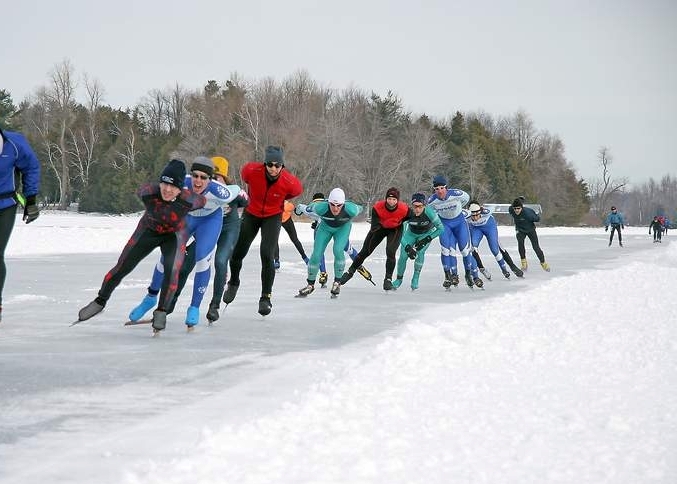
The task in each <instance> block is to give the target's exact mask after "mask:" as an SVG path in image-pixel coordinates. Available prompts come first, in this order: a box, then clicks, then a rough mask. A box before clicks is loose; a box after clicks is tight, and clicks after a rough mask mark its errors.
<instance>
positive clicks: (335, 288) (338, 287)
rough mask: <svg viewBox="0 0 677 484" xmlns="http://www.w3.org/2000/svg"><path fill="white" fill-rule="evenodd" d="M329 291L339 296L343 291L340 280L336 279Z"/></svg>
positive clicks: (333, 295)
mask: <svg viewBox="0 0 677 484" xmlns="http://www.w3.org/2000/svg"><path fill="white" fill-rule="evenodd" d="M329 292H331V297H336V296H338V295H339V293H340V292H341V283H340V282H339V281H334V283H333V284H332V285H331V290H330V291H329Z"/></svg>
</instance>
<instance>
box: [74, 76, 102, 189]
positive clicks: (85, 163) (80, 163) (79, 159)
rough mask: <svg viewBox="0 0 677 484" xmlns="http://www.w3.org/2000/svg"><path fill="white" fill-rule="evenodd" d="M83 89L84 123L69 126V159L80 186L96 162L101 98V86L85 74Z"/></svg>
mask: <svg viewBox="0 0 677 484" xmlns="http://www.w3.org/2000/svg"><path fill="white" fill-rule="evenodd" d="M84 80H85V90H86V93H87V103H86V105H85V109H86V112H85V118H86V119H85V120H84V124H83V125H81V126H79V127H78V128H75V129H73V128H69V130H68V132H69V137H70V142H69V144H70V148H69V152H68V154H69V159H70V163H71V166H72V167H73V168H74V170H75V175H74V176H73V178H74V179H77V178H79V179H80V181H81V182H82V186H83V187H86V186H87V185H88V184H89V172H90V169H91V168H92V166H93V165H95V164H96V163H97V161H98V160H97V159H96V158H95V152H96V151H95V150H96V147H97V145H98V144H99V139H100V137H101V131H100V127H99V123H98V115H99V107H100V106H101V101H102V100H103V87H102V86H101V84H100V83H99V82H98V81H97V80H90V79H88V77H87V76H86V75H85V76H84Z"/></svg>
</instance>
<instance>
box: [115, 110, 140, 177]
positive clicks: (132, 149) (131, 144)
mask: <svg viewBox="0 0 677 484" xmlns="http://www.w3.org/2000/svg"><path fill="white" fill-rule="evenodd" d="M110 133H111V134H112V135H114V136H116V137H117V138H118V144H121V145H122V148H121V149H120V148H117V149H115V151H114V157H113V160H112V165H113V168H115V169H116V170H126V171H128V172H132V171H135V170H136V157H137V156H138V155H139V153H140V152H141V151H140V150H138V149H137V148H136V143H137V141H136V132H135V130H134V125H133V124H131V123H130V124H129V125H127V126H125V127H124V128H123V127H121V126H120V123H119V122H118V121H113V124H112V126H111V128H110ZM120 139H122V141H121V142H120V141H119V140H120Z"/></svg>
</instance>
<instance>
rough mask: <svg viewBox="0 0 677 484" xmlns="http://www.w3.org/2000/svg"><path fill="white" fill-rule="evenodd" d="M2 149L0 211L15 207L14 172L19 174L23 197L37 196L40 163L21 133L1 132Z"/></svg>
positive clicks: (0, 151) (0, 162) (0, 152)
mask: <svg viewBox="0 0 677 484" xmlns="http://www.w3.org/2000/svg"><path fill="white" fill-rule="evenodd" d="M0 136H2V148H1V150H0V209H3V208H7V207H11V206H12V205H16V203H17V202H16V199H15V198H14V196H15V193H16V186H15V184H14V170H19V172H21V180H22V185H23V190H22V193H23V195H24V196H25V197H30V196H35V195H37V194H38V187H39V185H40V162H39V161H38V158H37V157H36V156H35V153H33V150H32V149H31V147H30V145H29V144H28V140H26V138H25V137H24V135H22V134H21V133H16V132H14V131H2V130H0Z"/></svg>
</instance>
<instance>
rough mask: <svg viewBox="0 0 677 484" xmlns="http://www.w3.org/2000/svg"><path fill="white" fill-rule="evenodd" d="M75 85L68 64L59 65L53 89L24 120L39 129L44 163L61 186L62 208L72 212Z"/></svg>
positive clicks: (45, 91) (41, 96) (38, 96)
mask: <svg viewBox="0 0 677 484" xmlns="http://www.w3.org/2000/svg"><path fill="white" fill-rule="evenodd" d="M74 92H75V82H74V81H73V67H72V65H71V64H70V62H69V61H68V60H64V61H62V62H61V63H60V64H57V65H56V66H55V67H54V68H53V69H52V71H51V74H50V85H49V86H48V87H42V88H40V89H38V91H37V92H36V99H37V101H36V103H35V104H34V105H33V107H32V109H30V110H29V111H28V112H27V113H25V115H24V117H25V118H26V120H27V122H28V123H30V125H31V126H32V127H33V129H35V131H36V132H37V134H38V137H39V138H40V141H41V144H42V150H41V151H42V154H43V155H44V156H43V159H46V162H47V165H48V166H49V167H50V169H51V170H52V171H53V172H54V175H55V177H56V179H57V181H58V182H59V204H58V206H59V208H60V209H62V210H64V209H66V208H68V206H69V204H70V198H71V177H70V166H71V164H70V159H69V151H68V140H67V137H68V133H69V129H70V127H71V126H72V124H73V122H74V119H75V116H74V111H75V100H74Z"/></svg>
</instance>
